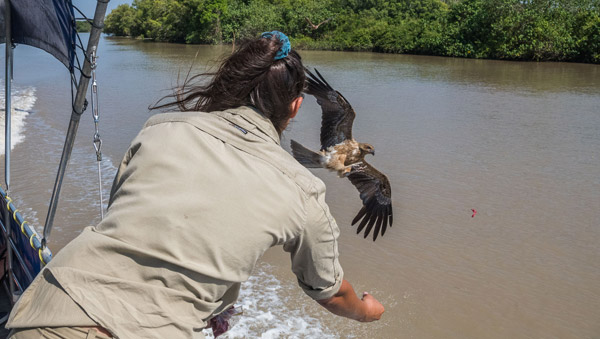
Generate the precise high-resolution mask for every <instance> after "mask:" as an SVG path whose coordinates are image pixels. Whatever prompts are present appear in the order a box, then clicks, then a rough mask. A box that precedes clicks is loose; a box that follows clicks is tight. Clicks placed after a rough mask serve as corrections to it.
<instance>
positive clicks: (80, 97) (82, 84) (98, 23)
mask: <svg viewBox="0 0 600 339" xmlns="http://www.w3.org/2000/svg"><path fill="white" fill-rule="evenodd" d="M108 1H109V0H98V3H97V4H96V12H95V13H94V20H93V22H92V31H91V32H90V39H89V41H88V45H87V49H86V57H85V58H84V59H85V61H84V63H83V69H82V70H81V76H80V77H79V83H78V86H77V94H76V95H75V102H74V104H73V110H72V112H71V121H70V122H69V128H68V129H67V136H66V138H65V144H64V146H63V152H62V156H61V158H60V163H59V166H58V173H57V174H56V180H55V182H54V189H53V191H52V198H51V199H50V206H49V207H48V215H47V216H46V223H45V225H44V236H43V238H42V249H43V248H45V247H46V241H47V239H48V237H49V236H50V231H51V230H52V224H53V222H54V216H55V214H56V208H57V206H58V199H59V196H60V188H61V186H62V182H63V179H64V176H65V171H66V168H67V164H68V162H69V158H70V157H71V151H72V150H73V144H74V143H75V136H76V135H77V128H78V127H79V120H80V118H81V114H82V113H83V111H84V110H85V104H86V102H85V95H86V91H87V88H88V83H89V81H90V76H91V70H92V67H91V64H90V57H89V56H91V55H92V51H93V50H94V48H95V47H96V46H98V41H100V33H102V28H103V26H104V14H105V13H106V7H107V6H108Z"/></svg>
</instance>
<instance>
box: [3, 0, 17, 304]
mask: <svg viewBox="0 0 600 339" xmlns="http://www.w3.org/2000/svg"><path fill="white" fill-rule="evenodd" d="M10 10H11V9H10V0H6V2H5V8H4V25H5V31H6V44H5V51H6V62H5V73H4V75H5V78H6V79H4V81H5V82H4V91H5V94H4V182H5V183H6V197H8V195H9V193H10V146H11V140H10V133H11V132H10V131H11V128H10V120H11V113H12V112H11V110H12V103H11V84H12V63H13V58H12V56H13V54H12V31H11V17H10ZM7 205H8V204H7ZM10 224H11V222H10V212H9V211H8V206H6V212H5V213H4V227H5V228H6V239H5V240H6V253H7V255H6V260H8V265H7V267H8V281H9V289H10V301H11V303H14V302H15V281H14V277H13V267H12V266H13V249H12V246H11V245H10V235H11V227H10Z"/></svg>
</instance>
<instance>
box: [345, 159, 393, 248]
mask: <svg viewBox="0 0 600 339" xmlns="http://www.w3.org/2000/svg"><path fill="white" fill-rule="evenodd" d="M348 179H350V181H351V182H352V184H353V185H354V186H356V188H357V189H358V191H359V192H360V198H361V200H362V201H363V208H362V209H361V210H360V211H359V212H358V214H357V215H356V217H354V220H352V225H354V224H356V223H357V222H358V221H359V220H361V219H362V221H361V222H360V224H359V225H358V228H357V229H356V233H357V234H358V233H360V232H361V231H362V230H363V229H364V228H365V227H366V229H365V235H364V237H365V238H366V237H367V236H368V235H369V233H370V232H371V230H372V229H373V226H375V229H374V232H373V241H375V240H376V239H377V236H378V235H379V234H380V232H381V235H382V236H383V235H384V234H385V231H386V229H387V226H388V224H389V226H390V227H391V226H392V223H393V214H392V192H391V187H390V182H389V180H388V179H387V177H386V176H385V175H384V174H383V173H381V172H379V171H378V170H376V169H375V168H374V167H373V166H371V165H369V164H368V163H366V162H364V161H363V162H361V163H357V164H355V165H353V166H352V171H351V172H350V173H349V174H348Z"/></svg>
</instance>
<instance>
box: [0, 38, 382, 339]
mask: <svg viewBox="0 0 600 339" xmlns="http://www.w3.org/2000/svg"><path fill="white" fill-rule="evenodd" d="M204 76H205V75H201V76H199V78H198V79H196V80H202V79H203V78H204ZM304 81H305V76H304V67H303V65H302V61H301V59H300V56H299V55H298V54H297V53H296V52H295V51H291V50H290V46H289V41H288V40H287V37H285V35H284V34H282V33H280V32H277V31H273V32H268V33H263V35H262V36H261V38H258V39H254V40H251V41H248V42H246V43H244V44H243V45H241V46H240V47H239V49H238V50H237V51H235V53H233V54H232V55H231V56H230V57H228V58H227V59H226V60H224V62H223V63H222V64H221V65H220V67H219V68H218V70H217V71H216V73H214V74H213V77H212V79H211V80H210V82H208V84H205V85H193V84H192V82H191V81H186V83H185V84H184V86H183V87H182V88H181V89H179V90H178V91H177V92H176V94H175V95H174V99H175V100H174V101H173V102H170V103H166V104H162V105H159V106H158V107H162V108H164V107H172V106H177V107H179V109H180V110H181V112H179V113H166V114H158V115H155V116H153V117H152V118H150V119H149V120H148V122H147V123H146V125H145V126H144V128H143V129H142V130H141V132H140V133H139V135H138V136H137V137H136V138H135V139H134V140H133V142H132V144H131V146H130V148H129V150H128V151H127V153H126V155H125V157H124V159H123V161H122V163H121V164H120V166H119V170H118V173H117V176H116V178H115V181H114V184H113V188H112V191H111V198H110V203H109V208H108V212H107V215H106V217H105V218H104V220H102V222H100V224H98V225H97V226H95V227H87V228H86V229H84V231H83V232H82V233H81V235H79V236H78V237H77V238H76V239H74V240H73V241H72V242H71V243H69V244H68V245H67V246H66V247H65V248H63V249H62V250H61V251H60V253H58V255H57V256H56V257H55V258H54V260H53V261H52V262H51V263H50V264H49V265H48V266H47V268H46V269H44V270H43V272H42V274H40V275H39V276H38V277H37V278H36V280H35V281H34V282H33V283H32V284H31V286H30V287H29V288H28V289H27V290H26V291H25V293H24V294H23V296H22V297H21V299H20V300H19V302H18V303H17V304H16V306H15V307H14V309H13V312H12V314H11V318H10V320H9V323H8V325H7V327H9V328H12V329H13V333H12V338H17V339H18V338H39V337H40V336H47V337H52V335H55V336H57V337H66V338H84V337H87V338H93V337H94V336H96V337H98V338H106V337H110V336H114V337H118V338H192V337H193V338H202V337H203V335H202V333H201V330H202V329H203V328H205V327H206V326H207V324H208V321H209V320H210V319H211V318H213V317H214V316H215V315H217V314H219V313H221V312H223V311H225V310H227V309H228V308H229V307H230V306H231V305H233V303H234V302H235V300H236V298H237V296H238V292H239V288H240V284H241V283H242V282H243V281H245V280H246V279H247V278H248V277H249V275H250V274H251V272H252V269H253V268H254V266H255V264H256V262H257V261H258V259H259V258H260V257H261V256H262V254H263V253H264V252H265V251H266V250H267V249H268V248H270V247H272V246H275V245H283V249H284V250H285V251H287V252H289V253H290V255H291V259H292V270H293V271H294V273H295V274H296V276H297V277H298V283H299V285H300V287H301V288H302V289H303V290H304V291H305V292H306V294H308V295H309V296H310V297H312V298H313V299H314V300H316V301H317V302H319V304H321V305H323V306H324V307H325V308H327V309H328V310H329V311H331V312H333V313H335V314H338V315H341V316H345V317H349V318H353V319H356V320H359V321H373V320H377V319H379V317H380V316H381V314H382V313H383V306H381V304H380V303H379V302H377V300H375V298H373V297H372V296H370V295H368V294H365V295H364V296H363V298H362V300H360V299H358V298H357V296H356V294H355V292H354V290H353V289H352V286H351V285H350V284H349V283H348V282H347V281H345V280H344V279H343V272H342V268H341V267H340V264H339V262H338V246H337V237H338V234H339V230H338V227H337V225H336V224H335V221H334V219H333V217H332V216H331V214H330V213H329V209H328V207H327V205H326V204H325V200H324V198H325V186H324V184H323V182H321V181H320V180H319V179H317V178H316V177H314V176H313V175H312V174H311V173H310V172H309V171H308V170H306V169H305V168H304V167H302V166H301V165H300V164H298V163H297V162H296V160H294V158H293V157H292V156H290V155H289V154H288V153H287V152H285V151H284V150H283V149H282V148H281V145H280V135H281V133H282V131H283V130H284V129H285V128H286V126H287V125H288V123H289V121H290V119H292V118H293V117H294V116H295V115H296V113H297V112H298V110H299V109H300V105H301V104H302V98H303V97H302V90H303V88H304Z"/></svg>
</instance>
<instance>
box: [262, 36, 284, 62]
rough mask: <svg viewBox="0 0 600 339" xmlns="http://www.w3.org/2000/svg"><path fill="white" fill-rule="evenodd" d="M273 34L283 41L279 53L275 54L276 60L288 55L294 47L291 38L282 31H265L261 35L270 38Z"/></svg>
mask: <svg viewBox="0 0 600 339" xmlns="http://www.w3.org/2000/svg"><path fill="white" fill-rule="evenodd" d="M273 36H274V37H276V38H277V39H279V41H281V43H282V45H281V47H280V48H279V50H278V51H277V54H276V55H275V60H279V59H283V58H285V57H286V56H288V53H289V52H290V50H291V49H292V46H291V45H290V39H288V37H287V36H286V35H285V34H283V33H281V32H280V31H270V32H264V33H263V34H261V35H260V37H261V38H266V39H270V38H271V37H273Z"/></svg>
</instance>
